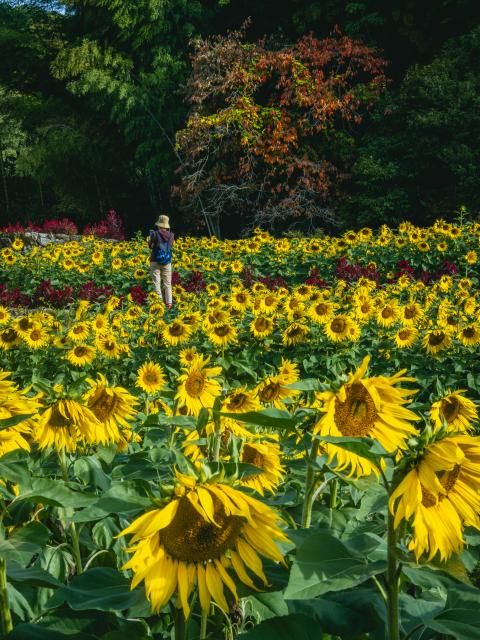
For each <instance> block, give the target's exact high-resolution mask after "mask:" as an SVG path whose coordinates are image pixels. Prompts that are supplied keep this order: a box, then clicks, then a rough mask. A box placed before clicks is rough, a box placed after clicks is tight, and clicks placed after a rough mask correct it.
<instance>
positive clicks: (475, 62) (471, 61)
mask: <svg viewBox="0 0 480 640" xmlns="http://www.w3.org/2000/svg"><path fill="white" fill-rule="evenodd" d="M479 47H480V28H478V27H477V28H475V29H473V30H472V31H471V32H470V33H469V34H467V35H464V36H462V37H460V38H458V39H456V40H452V41H450V42H449V43H448V44H447V45H446V46H445V47H444V48H443V49H442V51H441V53H440V55H439V56H438V57H436V58H435V59H434V60H433V61H432V62H431V63H430V64H428V65H424V66H420V65H417V66H414V67H413V68H412V69H410V70H409V72H408V73H407V75H406V76H405V78H404V80H403V82H402V83H401V85H400V86H399V87H398V89H393V90H392V91H391V92H390V95H389V96H388V97H387V98H386V99H385V100H384V101H383V103H382V104H381V106H380V107H379V108H378V109H377V113H376V116H375V118H374V122H373V124H372V125H371V126H370V127H369V129H368V130H367V131H365V132H364V134H363V137H362V139H361V140H360V143H359V148H358V157H357V159H356V160H355V162H354V164H353V167H352V182H351V185H350V187H349V189H348V190H347V194H346V195H345V197H344V198H343V200H342V201H341V203H340V210H341V211H342V213H343V217H344V219H345V220H346V221H347V224H348V220H349V219H350V218H351V216H353V215H354V213H355V212H357V220H358V223H359V224H365V225H368V224H378V222H387V221H388V222H389V223H391V224H394V223H396V222H397V221H400V220H401V219H403V218H405V217H407V216H408V213H409V212H415V213H416V222H418V223H420V222H423V223H430V222H432V221H433V220H434V219H435V218H436V217H441V216H448V215H449V214H450V215H451V214H452V212H453V211H455V209H456V208H457V207H458V203H459V202H460V203H462V204H464V205H466V206H467V208H469V209H471V210H473V211H476V210H478V209H479V208H480V195H479V194H480V178H479V175H480V155H479V153H478V149H479V147H480V133H479V132H480V120H479V112H480V101H479V97H478V96H479V93H480V63H479V57H478V49H479Z"/></svg>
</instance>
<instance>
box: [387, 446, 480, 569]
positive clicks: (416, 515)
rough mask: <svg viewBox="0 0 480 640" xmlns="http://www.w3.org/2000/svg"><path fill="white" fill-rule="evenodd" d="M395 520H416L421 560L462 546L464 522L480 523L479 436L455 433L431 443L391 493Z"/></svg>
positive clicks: (417, 550) (478, 525) (412, 546)
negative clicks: (426, 556)
mask: <svg viewBox="0 0 480 640" xmlns="http://www.w3.org/2000/svg"><path fill="white" fill-rule="evenodd" d="M389 507H390V510H391V512H392V513H394V514H395V520H394V526H395V527H398V525H399V524H400V522H401V521H402V520H410V519H411V518H413V520H412V526H413V536H412V540H411V541H410V544H409V549H410V550H412V551H413V552H414V553H415V556H416V558H417V560H418V559H419V558H420V556H422V555H423V554H424V553H427V554H428V560H431V559H432V558H433V557H434V556H435V555H436V554H437V553H439V555H440V558H441V560H446V559H447V558H449V557H450V556H451V555H452V553H459V552H460V551H461V550H462V548H463V527H464V526H472V527H476V528H477V529H480V518H479V513H480V439H479V438H473V437H471V436H468V435H461V436H451V437H447V438H444V439H443V440H440V441H438V442H436V443H435V444H433V445H431V446H429V447H428V448H427V451H426V453H425V455H424V456H423V458H422V460H421V462H420V464H419V465H418V466H417V467H416V468H415V469H412V471H410V472H409V473H408V474H407V475H406V476H405V478H404V479H403V480H402V482H401V483H400V484H399V485H398V487H397V488H396V489H395V491H394V492H393V493H392V495H391V497H390V504H389Z"/></svg>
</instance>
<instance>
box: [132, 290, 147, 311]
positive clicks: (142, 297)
mask: <svg viewBox="0 0 480 640" xmlns="http://www.w3.org/2000/svg"><path fill="white" fill-rule="evenodd" d="M129 294H130V295H131V296H132V300H133V302H135V304H139V305H142V306H143V305H144V304H145V302H146V300H147V294H146V293H145V291H144V290H143V289H142V287H141V286H140V285H135V286H133V287H130V290H129Z"/></svg>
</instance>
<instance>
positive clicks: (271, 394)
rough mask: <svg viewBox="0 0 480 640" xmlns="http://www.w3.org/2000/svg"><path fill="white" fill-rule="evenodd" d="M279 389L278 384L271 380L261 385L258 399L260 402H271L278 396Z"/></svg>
mask: <svg viewBox="0 0 480 640" xmlns="http://www.w3.org/2000/svg"><path fill="white" fill-rule="evenodd" d="M279 391H280V385H279V384H278V383H276V382H275V383H274V382H271V383H270V384H267V385H265V386H264V387H263V389H262V391H261V393H260V400H261V401H262V402H272V401H273V400H275V398H276V397H277V396H278V393H279Z"/></svg>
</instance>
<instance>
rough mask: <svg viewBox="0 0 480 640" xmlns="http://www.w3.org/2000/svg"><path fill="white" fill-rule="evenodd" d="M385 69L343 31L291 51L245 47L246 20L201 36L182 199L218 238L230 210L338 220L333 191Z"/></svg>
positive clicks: (183, 148)
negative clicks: (236, 28)
mask: <svg viewBox="0 0 480 640" xmlns="http://www.w3.org/2000/svg"><path fill="white" fill-rule="evenodd" d="M385 66H386V62H385V61H384V60H383V59H382V58H381V57H380V56H379V55H378V54H377V53H376V52H375V51H374V50H373V49H372V48H370V47H367V46H365V45H364V44H362V43H359V42H356V41H354V40H352V39H351V38H349V37H347V36H344V35H342V34H341V33H340V32H339V31H338V30H335V32H334V33H333V34H332V35H331V37H328V38H324V39H322V40H319V39H317V38H315V37H313V36H312V35H306V36H304V37H302V38H301V39H300V40H299V41H298V42H296V43H295V44H293V45H291V46H288V47H283V48H273V47H271V46H268V45H267V43H266V41H265V40H262V41H260V42H257V43H254V44H250V43H245V26H244V27H243V28H242V29H241V30H239V31H237V32H234V33H230V34H229V35H228V36H217V37H214V38H211V39H207V40H199V41H197V42H195V43H194V54H193V57H192V69H193V71H192V77H191V79H190V83H189V99H190V102H191V112H190V115H189V118H188V120H187V123H186V125H185V127H184V128H183V129H182V130H180V131H179V132H178V133H177V150H178V153H179V157H180V158H181V160H182V162H181V165H180V166H179V169H178V174H179V184H178V185H176V186H175V187H174V195H175V196H177V197H178V198H179V200H180V202H181V203H182V204H183V205H184V206H190V207H193V208H194V209H195V210H196V211H200V212H201V213H202V214H203V219H204V222H205V225H206V226H207V230H208V231H209V232H210V233H214V234H216V235H219V233H220V221H221V220H222V219H223V217H224V216H225V215H228V214H235V215H236V216H238V215H241V216H242V217H243V221H244V223H246V224H255V225H261V226H269V227H273V228H278V227H279V226H284V225H285V223H288V222H291V221H292V220H294V219H309V220H310V221H311V222H312V224H318V223H321V222H325V221H330V222H332V221H333V219H334V213H333V212H332V210H331V209H330V208H329V206H328V200H329V196H330V195H331V194H332V192H334V190H335V189H336V187H337V185H338V184H339V182H340V181H341V180H342V178H343V177H344V175H345V171H346V167H347V163H346V162H345V159H346V157H347V156H348V153H349V148H350V147H351V145H352V144H353V138H352V131H353V129H354V127H355V126H357V125H358V124H359V123H360V122H361V121H362V118H363V117H364V114H365V113H366V112H368V110H369V109H370V108H371V106H372V105H373V104H374V102H375V101H376V99H377V98H378V97H379V95H380V94H381V92H382V91H383V89H384V88H385V85H386V77H385V72H384V69H385Z"/></svg>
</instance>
